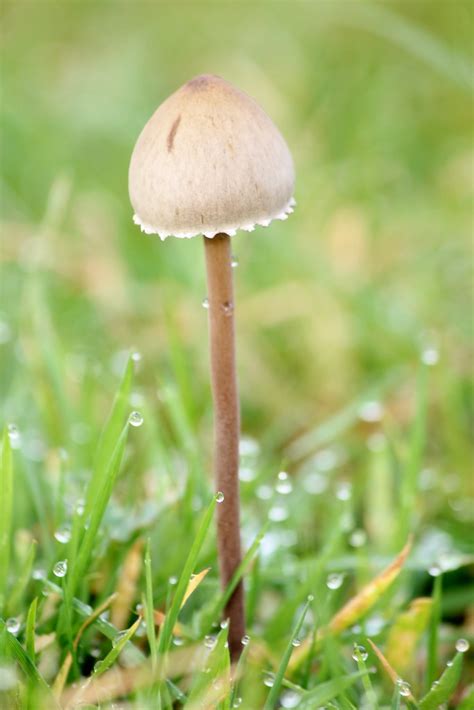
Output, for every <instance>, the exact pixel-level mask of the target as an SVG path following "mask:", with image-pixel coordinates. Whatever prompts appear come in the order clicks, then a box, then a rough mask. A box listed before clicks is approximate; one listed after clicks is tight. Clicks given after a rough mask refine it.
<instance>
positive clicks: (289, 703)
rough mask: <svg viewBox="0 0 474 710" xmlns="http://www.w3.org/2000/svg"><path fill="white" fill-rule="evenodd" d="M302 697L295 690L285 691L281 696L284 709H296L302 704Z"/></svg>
mask: <svg viewBox="0 0 474 710" xmlns="http://www.w3.org/2000/svg"><path fill="white" fill-rule="evenodd" d="M300 700H301V696H300V694H299V693H297V692H296V691H295V690H285V691H284V692H283V693H282V694H281V696H280V704H281V706H282V708H296V707H298V705H299V704H300Z"/></svg>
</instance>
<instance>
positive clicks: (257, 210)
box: [129, 74, 294, 659]
mask: <svg viewBox="0 0 474 710" xmlns="http://www.w3.org/2000/svg"><path fill="white" fill-rule="evenodd" d="M293 187H294V168H293V161H292V158H291V154H290V151H289V149H288V147H287V145H286V143H285V141H284V139H283V138H282V136H281V134H280V133H279V131H278V129H277V128H276V127H275V125H274V124H273V122H272V121H271V119H270V118H269V117H268V116H267V114H266V113H265V112H264V111H263V110H262V109H261V108H260V106H258V104H256V103H255V101H253V99H251V98H250V97H249V96H247V95H246V94H244V93H243V92H241V91H239V90H238V89H236V88H235V87H234V86H232V85H231V84H229V83H228V82H226V81H224V80H223V79H221V78H220V77H217V76H214V75H208V74H205V75H202V76H197V77H196V78H194V79H192V80H191V81H188V82H187V83H186V84H184V86H182V87H181V88H180V89H178V91H176V92H175V93H174V94H172V95H171V96H170V97H169V98H168V99H166V101H164V102H163V103H162V104H161V106H159V108H158V109H157V110H156V111H155V113H154V114H153V116H152V117H151V118H150V120H149V121H148V123H147V124H146V125H145V127H144V129H143V131H142V132H141V134H140V136H139V138H138V140H137V143H136V145H135V148H134V151H133V154H132V158H131V162H130V171H129V192H130V200H131V203H132V205H133V208H134V212H135V214H134V218H133V219H134V222H135V223H136V224H138V225H139V226H140V227H141V229H142V231H143V232H145V233H147V234H158V235H159V236H160V238H161V239H165V238H166V237H168V236H174V237H180V238H183V237H185V238H189V237H195V236H198V235H201V234H202V235H203V236H204V246H205V256H206V269H207V282H208V307H209V345H210V361H211V384H212V395H213V402H214V475H215V484H216V488H217V490H218V491H219V492H221V493H222V494H223V496H224V497H223V500H222V503H221V504H220V505H219V506H218V508H217V541H218V556H219V567H220V576H221V583H222V586H223V588H226V587H227V586H228V585H229V582H230V581H231V579H232V576H233V574H234V572H235V571H236V569H237V567H238V565H239V564H240V562H241V545H240V525H239V515H240V513H239V480H238V471H239V434H240V421H239V420H240V417H239V399H238V390H237V379H236V369H235V332H234V318H235V309H234V292H233V278H232V263H231V261H232V256H231V243H230V237H231V236H234V235H235V233H236V232H237V230H239V229H242V230H246V231H249V232H250V231H253V230H254V229H255V226H256V225H261V226H267V225H269V224H270V222H271V221H272V220H273V219H286V218H287V216H288V214H289V213H291V212H292V211H293V205H294V200H293V196H292V195H293ZM220 497H221V498H222V495H221V496H220ZM224 614H225V618H228V619H229V622H230V623H229V649H230V653H231V657H232V658H233V659H235V658H237V657H238V656H239V654H240V652H241V649H242V645H241V639H242V638H243V636H244V635H245V614H244V595H243V586H242V582H240V583H239V584H238V585H237V587H236V588H235V590H234V592H233V594H232V596H231V598H230V599H229V602H228V604H227V606H226V609H225V611H224Z"/></svg>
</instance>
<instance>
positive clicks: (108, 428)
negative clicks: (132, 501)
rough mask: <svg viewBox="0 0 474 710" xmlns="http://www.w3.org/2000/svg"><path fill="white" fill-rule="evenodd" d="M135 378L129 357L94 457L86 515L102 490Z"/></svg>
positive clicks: (126, 411)
mask: <svg viewBox="0 0 474 710" xmlns="http://www.w3.org/2000/svg"><path fill="white" fill-rule="evenodd" d="M132 379H133V360H132V358H131V357H129V359H128V362H127V365H126V367H125V371H124V374H123V377H122V381H121V383H120V386H119V388H118V391H117V394H116V395H115V399H114V403H113V405H112V410H111V412H110V415H109V418H108V420H107V423H106V425H105V427H104V430H103V431H102V434H101V437H100V440H99V444H98V447H97V452H96V455H95V459H94V465H93V470H92V477H91V480H90V483H89V486H88V489H87V494H86V509H85V515H86V516H87V515H89V514H90V512H91V509H92V507H93V506H95V497H96V494H97V491H98V490H100V488H101V485H102V482H103V480H104V478H105V477H106V474H107V467H108V464H109V461H110V460H111V458H112V456H113V452H114V450H115V447H116V444H117V440H118V438H119V437H120V433H121V431H122V429H123V426H124V421H125V418H126V415H127V413H128V410H129V408H130V407H129V397H130V390H131V387H132Z"/></svg>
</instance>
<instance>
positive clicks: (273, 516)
mask: <svg viewBox="0 0 474 710" xmlns="http://www.w3.org/2000/svg"><path fill="white" fill-rule="evenodd" d="M288 515H289V513H288V509H287V508H285V507H284V506H283V505H274V506H273V507H272V508H270V510H269V511H268V517H269V518H270V520H272V521H273V522H274V523H281V522H283V521H284V520H286V519H287V518H288Z"/></svg>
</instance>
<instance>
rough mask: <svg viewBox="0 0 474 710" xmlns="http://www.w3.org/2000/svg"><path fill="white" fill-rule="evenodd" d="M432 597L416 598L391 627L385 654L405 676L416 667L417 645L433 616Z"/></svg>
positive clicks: (391, 663)
mask: <svg viewBox="0 0 474 710" xmlns="http://www.w3.org/2000/svg"><path fill="white" fill-rule="evenodd" d="M432 606H433V601H432V599H430V598H428V597H420V598H419V599H414V600H413V601H412V602H411V604H410V606H409V607H408V609H407V610H406V611H402V612H401V613H400V614H399V615H398V616H397V618H396V619H395V622H394V624H393V626H392V628H391V629H390V632H389V634H388V638H387V642H386V644H385V656H386V657H387V660H388V662H389V663H390V665H392V666H393V667H394V668H396V669H397V671H398V673H399V674H400V675H402V676H404V677H405V675H406V674H408V673H409V672H410V671H411V670H412V669H413V668H414V654H415V650H416V646H417V643H418V641H419V640H420V638H421V636H422V635H423V633H424V631H425V629H426V627H427V625H428V622H429V620H430V616H431V608H432Z"/></svg>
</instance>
